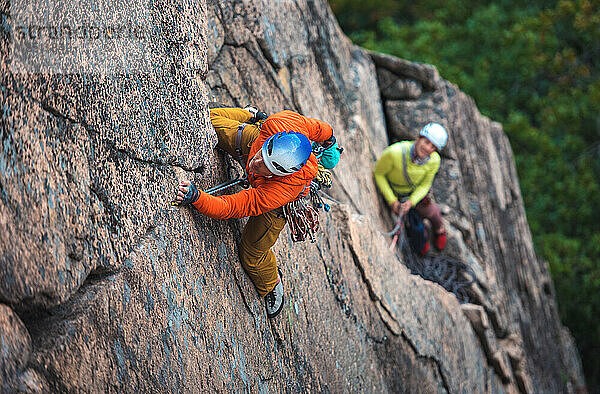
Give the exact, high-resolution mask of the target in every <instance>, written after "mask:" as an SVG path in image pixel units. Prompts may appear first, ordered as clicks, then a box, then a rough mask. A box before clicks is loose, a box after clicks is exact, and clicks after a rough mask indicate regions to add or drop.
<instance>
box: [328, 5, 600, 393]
mask: <svg viewBox="0 0 600 394" xmlns="http://www.w3.org/2000/svg"><path fill="white" fill-rule="evenodd" d="M330 3H331V5H332V8H333V10H334V12H336V15H337V16H338V19H339V21H340V24H341V26H342V28H344V30H345V31H346V33H348V34H349V36H350V38H352V39H353V40H354V42H356V43H357V44H359V45H362V46H364V47H366V48H369V49H372V50H376V51H380V52H385V53H389V54H392V55H395V56H398V57H401V58H405V59H410V60H413V61H419V62H425V63H430V64H434V65H436V66H437V67H438V69H439V71H440V73H441V75H442V76H443V77H444V78H446V79H448V80H450V81H452V82H453V83H456V84H457V85H458V86H459V87H460V88H461V89H462V90H464V91H465V92H466V93H467V94H469V95H470V96H472V97H473V98H474V99H475V101H476V102H477V105H478V107H479V108H480V109H481V111H482V112H483V113H484V114H485V115H488V116H490V117H491V118H493V119H495V120H498V121H500V122H502V123H503V125H504V129H505V131H506V133H507V135H508V137H509V139H510V141H511V145H512V148H513V151H514V153H515V159H516V163H517V170H518V173H519V178H520V183H521V188H522V191H523V198H524V203H525V208H526V211H527V216H528V220H529V224H530V226H531V230H532V233H533V235H534V243H535V246H536V250H537V252H538V254H539V255H540V256H541V257H542V258H543V259H545V260H547V261H548V262H549V264H550V269H551V271H552V275H553V279H554V282H555V286H556V291H557V296H558V301H559V309H560V313H561V317H562V319H563V321H564V322H565V324H567V326H568V327H569V328H570V329H571V331H572V332H573V334H574V336H575V338H576V341H577V344H578V347H579V349H580V352H581V355H582V358H583V364H584V369H585V372H586V376H587V379H588V384H589V385H590V388H592V387H596V386H598V385H600V381H599V380H598V379H600V358H598V357H597V354H598V350H599V348H600V325H599V324H598V318H599V316H600V297H599V295H600V214H599V207H600V64H599V63H600V3H599V2H598V1H597V0H594V1H590V0H560V1H541V0H533V1H527V2H525V1H516V2H515V1H508V0H497V1H483V0H474V1H469V2H463V1H462V0H447V1H441V0H423V1H419V2H417V3H411V4H405V2H400V1H393V0H377V1H373V2H364V1H362V0H330ZM592 390H593V388H592Z"/></svg>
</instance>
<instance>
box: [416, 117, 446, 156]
mask: <svg viewBox="0 0 600 394" xmlns="http://www.w3.org/2000/svg"><path fill="white" fill-rule="evenodd" d="M419 135H421V136H422V137H425V138H427V139H428V140H429V141H430V142H431V143H432V144H433V145H435V147H436V148H438V150H442V149H444V146H446V142H448V133H447V132H446V129H445V128H444V126H442V125H441V124H439V123H433V122H432V123H428V124H426V125H425V126H424V127H423V128H422V129H421V132H420V133H419Z"/></svg>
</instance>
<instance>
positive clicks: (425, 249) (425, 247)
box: [419, 241, 429, 256]
mask: <svg viewBox="0 0 600 394" xmlns="http://www.w3.org/2000/svg"><path fill="white" fill-rule="evenodd" d="M427 252H429V241H426V242H425V246H423V249H421V251H420V252H419V255H421V256H425V255H426V254H427Z"/></svg>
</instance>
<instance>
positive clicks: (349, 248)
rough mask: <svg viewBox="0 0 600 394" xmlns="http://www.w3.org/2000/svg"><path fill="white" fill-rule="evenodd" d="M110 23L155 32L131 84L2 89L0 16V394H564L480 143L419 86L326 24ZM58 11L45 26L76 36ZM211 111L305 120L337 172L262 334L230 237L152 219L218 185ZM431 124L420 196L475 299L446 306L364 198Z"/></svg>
mask: <svg viewBox="0 0 600 394" xmlns="http://www.w3.org/2000/svg"><path fill="white" fill-rule="evenodd" d="M41 6H43V4H42V5H41ZM46 6H47V7H51V6H52V5H51V4H46ZM121 7H122V8H120V10H121V11H120V12H122V14H123V15H136V16H137V17H138V21H140V22H142V25H143V26H150V27H152V28H151V29H148V31H149V36H148V41H147V45H148V46H147V47H145V50H146V53H150V54H151V55H152V56H151V59H152V62H151V64H152V68H151V69H145V70H141V71H139V70H138V71H135V72H134V71H130V70H128V69H119V70H117V72H114V71H113V72H100V71H98V70H97V69H91V70H90V69H86V70H84V71H85V72H83V71H82V72H79V73H77V72H65V71H63V72H57V71H56V69H51V68H49V69H47V70H44V69H43V68H42V69H41V70H37V72H31V71H27V70H25V71H24V70H22V69H19V68H17V67H15V52H14V40H15V36H14V34H15V29H16V27H15V26H18V23H19V21H21V20H22V17H23V13H25V15H26V16H27V15H28V14H27V13H26V12H25V11H23V10H22V9H20V8H18V7H14V4H13V8H11V7H10V6H9V7H8V8H5V9H2V16H3V20H4V24H3V36H2V44H1V45H2V53H3V56H2V60H1V63H0V67H1V68H2V79H1V89H0V95H1V100H2V106H3V107H2V109H3V115H2V130H1V134H0V140H1V141H0V142H1V143H2V149H1V150H0V152H1V154H0V340H1V341H2V351H1V352H0V376H1V377H2V384H1V385H0V387H1V388H2V391H6V392H12V391H17V390H20V391H24V392H46V391H61V392H63V391H66V392H78V391H84V392H107V391H108V392H140V391H141V392H150V391H172V392H179V391H205V390H208V391H225V390H227V391H231V390H235V391H238V390H239V391H246V390H247V391H252V392H256V391H258V392H268V391H275V392H281V391H285V392H289V391H294V392H296V391H300V392H313V391H333V392H341V391H352V392H355V391H361V392H365V391H366V392H519V391H521V392H536V391H543V392H564V391H573V390H575V389H577V388H579V387H582V386H583V385H584V382H583V377H582V373H581V366H580V363H579V359H578V356H577V353H576V351H575V350H574V349H575V348H574V345H573V343H572V340H571V339H570V336H569V334H568V332H566V330H565V329H564V328H563V327H562V326H561V324H560V321H559V319H558V316H557V313H556V305H555V301H554V295H553V290H552V283H551V281H550V277H549V275H548V272H547V266H546V264H545V263H543V262H541V261H539V260H538V259H537V258H536V256H535V253H534V251H533V246H532V242H531V236H530V234H529V228H528V225H527V222H526V218H525V213H524V210H523V204H522V199H521V195H520V190H519V185H518V180H517V176H516V171H515V169H514V160H513V157H512V152H511V151H510V146H509V144H508V141H507V139H506V137H505V135H504V134H503V132H502V128H501V125H499V124H498V123H495V122H492V121H490V120H489V119H487V118H485V117H483V116H481V115H480V114H479V112H478V110H477V108H476V106H475V105H474V103H473V101H472V100H471V99H470V98H468V97H467V96H465V95H464V94H463V93H461V92H460V91H459V90H458V88H457V87H456V86H453V85H452V84H450V83H448V82H447V81H444V80H443V79H442V78H440V76H439V75H438V73H437V71H436V69H435V67H433V66H430V65H421V64H416V63H412V62H409V61H405V60H401V59H397V58H393V57H390V56H385V55H380V54H376V53H369V52H367V51H364V50H362V49H360V48H357V47H355V46H353V45H352V44H351V42H350V41H349V40H348V39H347V38H346V37H345V36H344V35H343V33H342V32H341V30H340V28H339V26H338V25H337V22H336V21H335V18H334V16H333V14H332V13H331V11H330V9H329V7H328V6H327V4H326V3H325V2H323V1H312V0H308V1H301V0H300V1H281V2H272V1H235V2H230V1H219V0H209V1H207V2H204V1H194V2H192V1H186V0H174V1H160V2H157V3H151V4H150V5H140V4H137V3H135V2H129V3H123V4H121ZM65 9H66V10H67V11H65V12H62V13H57V15H55V16H54V17H55V18H59V21H60V22H61V23H69V22H70V21H73V20H76V18H77V17H78V15H80V14H81V13H82V12H85V9H84V8H83V5H81V6H80V8H77V6H72V7H71V8H69V7H66V8H65ZM90 12H92V11H90ZM43 14H44V13H38V14H36V15H43ZM31 17H32V18H34V16H31ZM38 18H40V17H39V16H38ZM34 19H35V18H34ZM46 39H47V40H48V43H47V44H48V45H52V44H53V41H51V40H52V38H51V37H47V38H46ZM121 44H122V45H126V44H127V43H126V42H121ZM11 45H13V46H11ZM125 49H126V48H120V47H119V46H118V45H117V47H116V49H115V50H116V51H117V52H118V53H121V54H122V53H125ZM11 50H13V52H11ZM73 56H74V57H73V58H72V59H70V60H71V61H72V62H74V63H75V64H83V63H84V62H83V57H84V56H85V54H77V56H82V58H79V57H77V56H75V55H73ZM68 60H69V59H68ZM87 61H88V62H89V59H88V60H87ZM86 64H87V63H86ZM59 71H60V70H59ZM69 71H72V70H69ZM212 101H216V102H222V103H227V104H230V105H234V106H244V105H246V104H254V105H256V106H258V107H260V108H261V109H262V110H265V111H267V112H274V111H278V110H281V109H284V108H286V109H293V110H296V111H298V112H301V113H303V114H304V115H307V116H311V117H315V118H319V119H321V120H324V121H327V122H329V123H330V124H331V125H332V126H333V128H334V132H335V135H336V137H337V138H338V140H339V141H340V142H341V144H342V145H343V146H344V148H345V151H344V154H343V158H342V161H341V162H340V164H339V165H338V167H336V169H335V170H334V171H333V181H334V186H333V188H332V189H331V190H329V191H328V194H329V198H328V200H329V201H328V202H329V203H330V204H331V206H332V209H331V212H330V213H329V214H327V215H325V214H324V213H321V216H320V220H321V228H322V231H321V232H320V234H319V236H318V239H317V242H316V243H314V244H311V243H308V242H307V243H300V244H294V243H292V241H291V238H290V235H289V230H287V229H286V230H284V232H283V233H282V235H281V237H280V239H279V240H278V242H277V244H276V247H275V252H276V255H277V258H278V261H279V265H280V268H281V270H282V272H283V283H284V288H285V295H286V304H285V308H284V310H283V312H282V313H281V314H280V316H278V317H277V318H276V319H274V320H268V319H267V318H266V314H265V311H264V306H263V302H262V300H261V299H260V298H259V297H258V296H257V294H256V292H255V290H254V288H253V286H252V283H251V282H250V281H249V279H248V278H247V276H246V275H245V273H244V271H243V270H242V268H241V266H240V264H239V262H238V259H237V247H238V246H237V243H238V240H239V237H240V234H241V229H242V227H243V224H244V220H243V219H241V220H239V219H231V220H225V221H219V220H212V219H209V218H206V217H203V216H201V215H199V214H198V213H196V212H195V211H194V210H193V209H189V208H181V209H179V208H175V207H171V206H170V205H169V201H170V200H171V199H172V198H173V195H174V191H175V187H176V184H177V182H178V180H180V179H184V178H189V179H192V180H193V181H194V182H195V183H196V184H197V185H198V186H199V187H201V188H207V187H210V186H214V185H215V184H217V183H220V182H223V181H224V180H226V179H227V173H226V172H227V171H226V168H227V165H228V164H230V163H231V161H230V159H228V158H226V157H224V155H223V154H222V153H220V152H217V151H215V150H214V145H215V142H216V136H215V134H214V130H212V127H211V126H210V121H209V118H208V103H209V102H212ZM431 120H433V121H439V122H441V123H442V124H444V125H446V126H447V127H448V129H449V130H450V135H451V137H450V143H449V146H448V149H446V150H445V151H444V155H443V160H442V168H441V171H440V173H439V174H438V176H437V178H436V181H435V184H434V192H435V195H436V199H437V201H438V202H440V204H441V205H442V208H443V212H444V218H445V220H446V222H447V224H448V229H449V236H450V238H449V246H448V248H447V251H446V253H447V254H448V255H449V256H452V257H453V258H455V259H457V260H460V261H462V262H464V263H465V264H468V266H469V267H470V268H471V270H472V272H473V275H475V276H476V279H477V280H476V281H475V282H474V283H473V284H472V285H471V286H470V288H469V295H470V303H467V304H462V305H461V304H460V303H459V302H458V300H457V298H456V297H455V296H454V295H453V294H452V293H449V292H448V291H446V290H445V289H444V288H443V287H442V286H440V285H438V284H436V283H433V282H432V281H429V280H425V279H423V278H421V277H420V276H418V275H413V274H411V272H410V270H409V268H407V266H410V264H409V262H410V260H411V259H414V258H415V257H414V256H412V255H410V253H408V254H407V253H403V251H402V250H398V249H396V250H390V249H389V248H388V246H389V241H390V240H389V239H388V238H386V237H385V236H384V235H383V234H382V232H383V231H387V230H389V229H390V228H391V226H392V224H393V223H392V222H391V219H390V217H389V215H388V213H387V208H386V206H385V204H384V203H383V200H382V199H381V198H380V197H379V196H378V194H377V192H376V190H375V187H374V184H373V180H372V177H371V169H372V166H373V164H374V162H375V160H376V158H377V157H378V155H379V154H380V153H381V151H382V150H383V149H384V148H385V147H386V146H387V145H388V143H389V142H390V141H391V140H394V139H398V138H409V137H410V138H412V137H414V136H415V135H416V132H417V131H418V129H419V128H420V127H421V126H422V125H423V124H424V123H426V122H428V121H431Z"/></svg>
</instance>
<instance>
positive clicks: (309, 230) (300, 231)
mask: <svg viewBox="0 0 600 394" xmlns="http://www.w3.org/2000/svg"><path fill="white" fill-rule="evenodd" d="M283 214H284V215H285V218H286V220H287V222H288V224H289V226H290V232H291V233H292V241H294V242H300V241H304V240H305V239H306V237H307V236H308V237H309V238H310V242H312V243H315V242H316V241H317V239H316V238H315V233H316V232H317V230H318V229H319V215H318V214H317V211H316V210H315V209H314V208H313V207H312V206H311V205H310V204H308V203H307V202H306V200H305V199H304V198H299V199H298V200H295V201H292V202H289V203H287V204H285V205H284V206H283Z"/></svg>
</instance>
